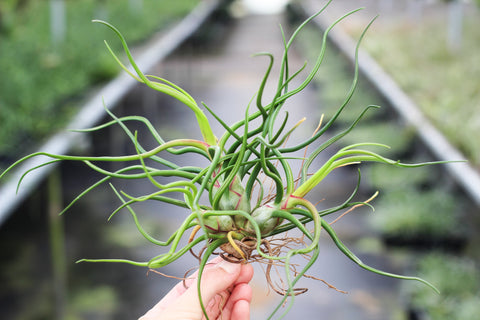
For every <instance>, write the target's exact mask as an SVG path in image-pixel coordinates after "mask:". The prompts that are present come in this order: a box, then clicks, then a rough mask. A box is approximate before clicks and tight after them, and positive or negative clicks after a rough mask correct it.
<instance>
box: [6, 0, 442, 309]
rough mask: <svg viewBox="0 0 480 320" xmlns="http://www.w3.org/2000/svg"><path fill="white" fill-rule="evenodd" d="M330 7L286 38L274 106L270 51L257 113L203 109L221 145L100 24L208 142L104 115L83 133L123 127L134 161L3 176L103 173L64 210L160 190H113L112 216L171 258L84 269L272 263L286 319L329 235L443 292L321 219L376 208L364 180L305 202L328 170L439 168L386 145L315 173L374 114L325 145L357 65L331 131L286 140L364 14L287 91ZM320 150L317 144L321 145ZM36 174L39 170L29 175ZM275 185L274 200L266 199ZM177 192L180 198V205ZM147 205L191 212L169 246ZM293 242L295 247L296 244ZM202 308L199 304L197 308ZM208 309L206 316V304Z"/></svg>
mask: <svg viewBox="0 0 480 320" xmlns="http://www.w3.org/2000/svg"><path fill="white" fill-rule="evenodd" d="M327 5H328V4H327ZM325 7H326V6H325ZM325 7H324V8H323V9H322V10H320V11H319V12H318V13H317V14H315V15H313V16H311V17H310V18H308V19H307V20H305V21H304V22H303V23H302V24H301V25H300V26H299V27H298V28H297V29H296V30H295V31H294V32H293V33H292V35H291V37H290V38H289V39H285V41H284V53H283V56H282V57H281V61H280V74H279V78H278V85H277V86H276V91H275V93H274V94H273V98H272V99H271V101H270V102H269V103H267V104H264V103H263V98H264V97H263V95H264V89H265V86H266V83H267V80H268V78H269V75H270V71H271V70H272V66H273V64H274V57H273V55H271V54H269V53H264V54H262V55H264V56H266V57H268V58H269V64H268V67H267V68H266V72H265V74H264V77H263V79H262V81H261V84H260V87H259V89H258V91H257V92H256V100H255V103H254V105H255V106H254V107H252V106H250V105H249V107H247V108H246V110H245V116H244V117H243V118H242V119H239V120H238V122H236V123H233V124H227V123H225V122H224V121H223V120H222V119H220V118H219V117H218V116H217V115H216V114H215V113H214V112H213V111H212V110H211V109H210V108H209V107H208V106H207V105H205V104H203V107H204V108H205V109H206V110H208V112H209V113H210V114H211V116H212V117H213V118H214V119H215V120H216V121H218V122H219V123H220V124H221V125H222V126H223V128H224V129H225V132H224V133H223V135H221V136H220V137H219V138H217V137H216V136H215V135H214V133H213V131H212V128H211V126H210V124H209V119H208V118H207V116H206V114H205V113H204V111H203V110H202V108H201V107H200V106H199V105H198V104H197V102H196V101H195V100H194V99H193V98H192V96H190V95H189V94H188V93H187V92H186V91H185V90H183V89H182V88H180V87H179V86H177V85H175V84H173V83H171V82H169V81H168V80H166V79H162V78H160V77H157V76H153V75H145V74H144V73H142V71H141V70H140V69H139V68H138V66H137V65H136V64H135V61H134V59H133V57H132V55H131V53H130V51H129V49H128V46H127V43H126V41H125V39H124V38H123V36H122V34H121V33H120V32H119V31H118V30H117V29H116V28H115V27H114V26H112V25H110V24H108V23H107V22H103V21H96V22H99V23H101V24H104V25H105V26H107V27H109V28H110V29H111V30H113V31H114V32H115V33H116V34H117V35H118V37H119V39H120V41H121V43H122V44H123V48H124V50H125V53H126V55H127V57H128V60H129V62H130V64H131V66H132V67H133V70H134V71H129V69H128V68H127V67H126V66H125V65H124V64H123V63H122V62H121V61H120V59H119V58H118V57H117V55H116V54H115V53H114V52H113V51H112V49H111V48H110V47H109V46H108V43H106V45H107V48H108V50H109V51H110V52H111V54H112V55H113V57H114V58H115V59H116V61H117V62H118V63H119V64H120V66H121V67H122V68H123V69H124V70H125V71H126V72H128V73H129V74H130V75H131V76H132V77H134V78H135V79H136V80H138V81H139V82H141V83H143V84H145V85H147V86H148V87H150V88H152V89H153V90H156V91H159V92H161V93H163V94H167V95H170V96H172V97H174V98H176V99H178V100H179V101H180V102H182V103H183V104H185V105H186V106H187V107H189V108H190V109H191V111H192V112H194V114H195V116H196V120H197V123H198V126H199V128H200V132H201V135H202V138H201V139H191V138H185V139H177V140H171V141H164V140H163V139H162V137H161V136H160V134H159V133H158V132H157V131H156V129H155V127H154V125H153V124H152V123H151V122H150V121H149V120H148V119H147V118H145V117H140V116H125V117H117V116H115V115H114V114H113V113H112V112H111V111H109V110H108V109H107V108H105V109H106V112H107V113H108V114H109V115H110V116H111V118H112V120H111V121H109V122H107V123H104V124H102V125H100V126H97V127H95V128H91V129H88V130H84V131H87V132H91V131H96V130H102V129H104V128H107V127H110V126H114V125H117V126H120V127H121V128H122V129H123V131H124V132H125V134H126V135H127V136H128V137H129V139H130V140H131V143H132V144H133V145H134V146H135V150H136V152H135V153H133V154H131V155H127V156H98V157H97V156H95V157H93V156H92V157H90V156H70V155H55V154H49V153H45V152H37V153H34V154H31V155H28V156H26V157H24V158H22V159H20V160H19V161H17V162H16V163H14V164H13V165H12V166H10V167H9V168H8V169H7V170H6V171H5V172H4V173H3V174H2V176H3V175H5V173H6V172H8V171H9V170H11V169H12V168H13V167H15V166H16V165H18V164H19V163H21V162H22V161H25V160H27V159H29V158H31V157H37V156H44V157H47V158H48V159H49V160H48V161H46V162H45V163H44V164H43V165H49V164H52V163H55V162H58V161H79V162H83V163H84V164H85V165H87V166H88V167H90V168H91V169H92V170H95V171H97V172H99V173H101V174H102V175H104V178H103V179H101V180H99V181H98V182H96V183H95V184H93V185H91V186H90V187H88V188H87V189H86V190H84V191H83V192H82V193H81V194H80V195H79V196H78V197H77V198H76V199H75V200H73V202H72V203H70V204H69V205H68V206H67V207H66V209H65V210H67V209H68V208H69V207H70V206H71V205H73V204H74V203H75V202H76V201H77V200H78V199H79V198H80V197H82V196H84V195H86V194H87V193H89V192H91V191H93V190H94V189H95V188H96V187H97V186H99V185H100V184H103V183H107V182H109V181H110V180H112V179H114V178H115V179H125V180H126V181H130V180H131V179H147V180H148V181H150V182H151V184H152V185H153V186H154V187H155V190H156V191H155V192H153V193H150V194H145V195H140V196H139V195H135V196H134V195H130V194H127V193H125V192H123V191H118V190H117V189H116V188H114V187H113V185H112V188H113V191H114V192H115V194H116V195H117V196H118V198H119V199H120V200H121V205H120V206H119V208H118V209H117V210H115V211H114V212H113V213H112V216H113V215H114V214H115V213H117V212H118V211H119V210H121V209H126V210H128V211H129V212H130V214H131V215H132V217H133V220H134V222H135V224H136V227H137V229H138V231H139V232H140V233H141V234H142V235H143V236H144V237H145V239H147V240H148V241H150V242H152V243H154V244H156V245H158V246H162V247H168V248H169V249H168V251H167V252H166V253H163V254H161V255H159V256H156V257H153V258H151V259H150V260H148V261H145V262H137V261H131V260H124V259H106V260H88V259H84V260H81V261H93V262H122V263H129V264H132V265H135V266H142V267H147V268H151V269H156V268H161V267H164V266H166V265H168V264H170V263H172V262H173V261H175V260H177V259H178V258H179V257H181V256H183V255H184V254H188V253H189V252H191V253H192V254H195V255H196V256H197V257H198V259H199V275H200V276H201V274H202V272H203V270H204V267H205V265H206V263H207V261H208V260H209V258H211V256H212V255H213V254H219V255H221V256H222V257H223V258H224V259H225V260H228V261H231V262H236V263H249V262H253V261H262V262H264V263H266V264H267V269H266V271H267V282H268V283H269V284H270V285H271V286H272V288H273V289H274V290H275V291H276V292H278V293H280V294H281V295H283V298H282V301H281V302H280V303H279V305H278V306H277V308H276V309H275V310H274V311H273V312H272V315H271V317H273V316H274V315H275V314H276V313H277V312H278V311H279V309H280V308H281V307H282V305H285V302H286V300H287V299H289V304H288V307H287V308H286V311H285V312H287V311H288V310H289V309H290V307H291V305H292V303H293V300H294V296H295V295H297V294H299V293H302V292H304V291H305V289H301V288H296V283H297V282H298V281H299V279H301V278H302V277H303V276H304V275H305V273H306V272H307V270H308V269H309V268H310V267H311V266H312V265H313V264H314V263H315V261H316V260H317V259H318V257H319V254H320V247H319V239H320V233H321V231H322V229H323V230H324V232H326V233H327V234H328V235H329V236H330V237H331V239H332V240H333V242H334V243H335V245H336V246H337V247H338V249H339V250H340V251H341V252H342V253H343V254H345V255H346V256H347V257H348V258H350V259H351V260H352V261H353V262H355V263H356V264H357V265H358V266H360V267H361V268H364V269H366V270H369V271H371V272H374V273H377V274H379V275H383V276H388V277H393V278H399V279H407V280H416V281H420V282H422V283H424V284H426V285H427V286H430V287H432V288H433V289H434V290H436V289H435V288H434V286H433V285H431V284H430V283H428V282H427V281H425V280H423V279H420V278H417V277H410V276H403V275H397V274H392V273H387V272H384V271H381V270H378V269H375V268H372V267H370V266H368V265H366V264H364V263H363V262H362V261H361V260H360V259H359V258H358V257H357V256H356V255H355V254H354V253H353V252H352V251H350V250H349V249H348V248H347V247H346V246H345V245H344V244H343V243H342V241H341V240H340V239H339V238H338V236H337V235H336V233H335V231H334V229H333V227H332V226H331V224H329V223H327V222H326V221H325V220H324V217H325V216H327V215H331V214H333V213H336V212H339V211H349V210H351V209H353V208H356V207H358V206H361V205H367V206H370V204H369V203H368V202H369V200H370V199H369V200H366V201H363V202H362V201H361V202H357V201H354V200H353V199H354V197H355V195H356V193H357V190H358V188H359V183H360V175H359V178H358V184H357V185H356V186H352V190H353V192H352V193H351V195H350V196H348V197H347V199H345V201H344V202H343V203H341V204H339V205H338V206H335V207H331V208H328V209H322V210H318V209H317V206H316V205H315V204H314V203H312V202H310V201H309V200H307V199H306V196H307V194H309V192H310V191H311V190H312V189H313V188H314V187H315V186H317V185H318V184H320V183H321V182H322V181H323V180H324V178H325V177H326V176H327V175H328V174H329V173H330V172H332V171H333V170H335V169H336V168H339V167H343V166H350V165H358V164H360V163H362V162H379V163H383V164H387V165H392V166H398V167H418V166H423V165H427V164H431V163H433V162H429V163H417V164H404V163H401V162H399V161H396V160H391V159H388V158H385V157H383V156H381V155H380V154H378V153H375V152H372V151H369V150H368V149H369V147H371V146H375V147H379V146H380V147H386V146H384V145H379V144H376V143H358V144H353V145H349V146H347V147H344V148H341V149H339V150H338V151H337V152H336V153H335V154H333V156H331V157H330V158H329V159H328V160H327V161H325V162H324V163H323V165H321V166H320V167H319V168H318V169H312V168H311V167H312V163H313V161H314V160H315V159H318V156H319V155H320V154H321V153H322V151H324V150H325V149H326V148H327V147H329V146H331V145H332V144H334V143H335V142H336V141H338V140H339V139H341V138H342V137H343V136H345V135H346V134H348V133H349V132H350V131H351V130H352V129H353V128H354V127H355V125H356V124H357V123H358V122H359V121H360V120H361V118H362V116H363V115H364V114H365V112H367V110H369V109H372V108H376V107H377V106H373V105H371V106H367V107H365V109H364V110H363V112H361V113H360V114H359V115H358V117H357V119H356V120H355V121H354V122H353V123H352V124H351V125H350V126H348V127H347V128H345V130H344V131H342V132H340V133H338V134H336V135H334V136H333V137H328V138H324V133H325V132H326V131H327V130H328V129H329V128H330V127H331V126H332V124H333V123H334V122H335V120H336V119H337V118H338V117H339V115H340V114H341V113H342V112H343V111H344V109H345V107H346V106H347V104H348V102H349V100H350V98H351V97H352V95H353V93H354V90H355V87H356V84H357V78H358V63H357V64H356V68H355V74H354V77H353V81H352V86H351V89H350V91H349V92H348V93H347V95H346V98H345V100H344V102H343V104H342V105H341V106H340V107H339V109H338V111H337V112H336V114H335V115H334V116H333V117H332V118H331V119H329V120H328V121H327V122H326V123H325V124H324V125H321V124H319V125H318V127H317V129H316V130H315V131H314V132H313V134H312V135H311V136H309V137H308V138H305V140H304V141H303V142H301V143H298V144H295V145H289V143H288V138H289V136H291V135H292V134H294V132H295V129H296V128H297V127H298V126H299V125H300V123H297V124H294V125H288V114H285V116H283V117H280V111H281V110H282V107H283V106H284V104H285V102H286V101H287V100H288V99H289V98H290V97H292V96H294V95H296V94H298V93H299V92H301V91H302V90H303V89H304V88H305V87H306V86H307V85H308V84H309V83H310V82H311V81H312V79H313V78H314V76H315V74H316V73H317V71H318V70H319V68H320V66H321V64H322V61H323V58H324V54H325V48H326V45H327V35H328V33H329V32H330V30H331V29H332V28H333V27H334V26H335V25H336V24H337V23H338V22H340V21H341V20H343V19H344V18H346V17H347V16H349V15H351V14H353V13H354V12H356V11H357V10H354V11H352V12H349V13H347V14H346V15H344V16H343V17H341V18H339V19H338V20H337V21H335V22H334V23H333V24H332V25H331V26H330V27H329V28H328V29H327V30H326V31H325V32H324V34H323V40H322V46H321V50H320V53H319V54H318V57H317V60H316V62H315V64H314V66H313V67H312V68H311V70H310V71H309V72H306V74H307V76H306V77H305V79H304V80H303V81H302V82H301V84H300V85H298V86H297V87H295V88H290V87H291V86H292V80H293V79H296V78H298V77H300V75H301V74H302V73H303V71H305V69H306V64H304V65H303V66H302V67H301V68H300V69H299V70H297V71H295V72H294V73H291V72H290V70H289V64H288V54H289V50H290V48H291V46H292V43H293V42H294V40H295V38H296V37H297V35H298V34H299V32H300V31H301V30H302V28H304V26H305V25H306V24H307V23H309V22H310V21H311V20H312V19H314V18H315V17H316V16H317V15H318V14H320V13H321V12H322V11H323V10H324V9H325ZM372 22H373V20H372ZM372 22H370V24H371V23H372ZM370 24H369V25H368V26H367V27H366V28H365V30H364V32H363V33H362V35H361V37H360V40H359V41H358V44H357V49H356V50H357V55H358V46H359V44H360V42H361V40H362V38H363V36H364V34H365V31H366V30H367V29H368V27H369V26H370ZM251 109H252V110H251ZM132 122H137V123H139V124H141V125H142V126H145V127H146V128H148V131H147V132H150V133H151V135H152V137H153V138H154V139H155V141H156V142H157V143H158V146H157V147H155V148H153V149H149V150H146V149H145V148H144V147H143V146H142V144H141V143H140V142H139V139H138V137H137V132H134V131H132V130H130V129H129V127H128V126H127V123H132ZM321 122H322V121H320V123H321ZM314 143H316V144H315V145H314ZM309 146H310V149H309ZM297 151H303V152H304V153H305V156H304V157H298V156H294V153H295V152H297ZM166 153H167V154H171V155H173V157H174V158H175V156H176V155H185V154H187V155H189V154H192V155H193V154H195V155H200V156H202V157H203V158H205V159H206V160H207V161H208V165H206V166H204V167H198V166H193V165H192V166H180V165H177V164H175V162H172V161H171V160H166V159H165V157H164V156H163V155H164V154H166ZM111 161H119V162H125V163H127V164H129V165H128V166H125V167H123V168H121V169H119V170H117V171H108V170H105V169H102V168H101V166H100V164H101V163H102V162H111ZM295 161H296V162H297V163H301V172H300V173H299V174H298V177H297V176H295V175H294V173H293V170H292V163H293V162H295ZM437 163H438V162H437ZM43 165H42V166H43ZM37 168H38V167H37ZM34 169H36V168H32V169H31V170H34ZM31 170H30V171H31ZM27 173H28V172H27ZM162 177H169V179H170V180H169V181H171V182H168V183H166V184H164V183H161V182H160V178H162ZM172 179H173V181H172ZM20 183H21V181H20V182H19V184H20ZM271 187H272V189H273V192H272V191H269V190H270V188H271ZM178 194H180V195H181V197H180V199H179V197H178ZM143 201H160V202H163V203H168V204H171V205H175V206H178V207H182V208H185V210H186V211H188V216H187V217H186V218H185V220H184V221H183V223H181V224H180V226H179V227H178V228H177V230H175V231H174V232H173V233H172V234H171V236H170V237H169V238H168V239H166V240H165V241H162V240H158V239H157V238H156V237H155V236H154V235H151V234H149V233H148V232H147V231H146V230H145V229H144V228H143V227H142V226H141V224H140V223H139V220H138V219H137V214H136V212H135V210H134V205H135V204H136V203H139V202H143ZM65 210H64V211H65ZM290 230H295V231H296V233H297V234H298V233H299V234H301V239H300V238H298V237H297V238H296V239H292V238H289V236H285V234H286V233H287V232H288V231H290ZM276 236H277V237H276ZM282 236H283V238H282ZM278 237H280V238H278ZM272 239H273V240H272ZM181 240H188V241H185V243H186V244H185V245H183V246H182V245H180V243H181V242H182V241H181ZM296 240H298V241H296ZM294 243H295V244H296V246H294ZM193 249H196V250H197V252H199V253H198V254H197V253H194V250H193ZM301 255H305V256H308V259H306V260H305V261H306V263H305V265H304V266H301V267H298V266H297V265H294V264H293V263H292V259H293V258H294V257H295V256H301ZM278 265H282V266H283V268H284V279H283V286H281V287H279V285H275V284H274V283H273V282H272V281H271V280H270V275H269V271H270V270H271V268H272V266H278ZM198 290H199V291H200V284H198ZM200 295H201V292H200ZM200 303H202V302H201V301H200ZM202 307H203V308H204V306H203V305H202ZM204 310H205V309H204ZM205 314H206V313H205Z"/></svg>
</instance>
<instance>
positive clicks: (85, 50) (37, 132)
mask: <svg viewBox="0 0 480 320" xmlns="http://www.w3.org/2000/svg"><path fill="white" fill-rule="evenodd" d="M167 2H168V5H167ZM1 5H2V6H1V7H0V10H2V9H3V10H2V11H1V12H2V13H4V15H3V17H4V18H5V15H8V16H9V17H10V18H8V19H10V20H11V21H12V22H11V24H12V27H11V28H10V29H9V30H10V32H4V33H0V42H1V44H2V50H0V70H1V73H2V77H1V78H0V123H1V124H2V125H1V126H0V157H1V156H5V155H9V156H12V157H17V156H19V155H20V154H23V153H24V152H25V151H26V150H28V149H31V146H32V144H34V143H38V142H39V141H41V140H42V139H44V138H45V137H46V136H48V135H49V134H51V133H52V132H54V131H55V130H57V129H59V128H60V127H62V126H63V125H64V124H65V123H66V121H67V120H68V119H69V118H70V117H71V116H72V115H73V114H74V113H75V111H76V105H77V102H78V101H79V99H81V98H82V95H83V94H82V92H84V91H85V90H86V89H88V88H90V87H91V86H92V85H95V84H98V83H101V82H102V81H105V80H107V79H110V78H111V77H112V76H114V75H115V74H116V73H117V72H118V66H117V65H116V64H115V61H113V60H112V59H111V57H110V55H109V54H108V52H107V51H106V50H105V47H104V45H103V40H104V39H112V34H111V33H109V32H107V31H106V30H105V28H102V27H101V26H99V25H98V24H93V23H91V20H92V19H94V18H101V17H103V16H104V15H105V14H108V16H109V17H111V19H110V20H111V21H112V22H114V23H115V24H116V25H117V26H119V27H121V28H122V29H124V30H125V36H126V37H127V38H128V39H129V40H130V41H132V42H138V41H139V40H142V39H144V38H145V37H146V36H147V35H149V34H151V33H152V32H153V31H154V30H156V29H158V28H160V27H165V26H167V25H168V24H169V23H171V22H173V21H174V20H175V19H178V18H179V17H181V16H184V15H185V14H186V13H188V11H189V10H191V9H192V7H193V6H194V5H196V1H193V0H192V1H176V2H173V3H172V2H170V1H165V0H164V1H156V0H148V1H143V10H142V11H141V12H135V10H130V9H129V1H128V0H115V1H111V0H110V1H101V2H100V1H94V0H81V1H80V0H79V1H66V4H65V7H66V9H67V12H66V15H67V18H66V20H67V34H66V39H65V42H64V43H61V44H58V45H57V46H54V45H53V44H52V39H51V37H50V29H49V28H50V27H49V26H50V21H49V15H50V12H49V2H48V1H29V2H26V3H25V4H24V5H23V7H22V8H21V10H20V9H18V10H14V6H13V4H12V6H11V7H8V6H7V3H4V2H3V1H2V4H1ZM7 8H8V10H7ZM7 12H8V13H7ZM9 23H10V22H9ZM114 48H117V49H118V48H119V44H118V43H115V45H114Z"/></svg>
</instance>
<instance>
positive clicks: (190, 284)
mask: <svg viewBox="0 0 480 320" xmlns="http://www.w3.org/2000/svg"><path fill="white" fill-rule="evenodd" d="M252 277H253V267H252V266H251V265H250V264H240V263H230V262H227V261H224V260H223V259H222V258H220V257H218V258H215V259H213V260H212V261H211V262H209V263H208V264H207V265H206V266H205V269H204V271H203V275H202V282H201V285H200V286H201V295H202V299H203V302H204V306H205V308H206V310H207V315H208V318H209V319H210V320H214V319H222V320H230V319H232V320H233V319H235V320H248V319H250V301H251V299H252V288H251V287H250V285H249V284H248V283H249V282H250V280H251V279H252ZM196 279H197V273H195V274H194V275H193V276H192V277H189V278H188V279H187V280H186V286H187V288H186V287H185V286H184V284H183V282H180V283H178V284H177V285H176V286H175V287H174V288H173V289H172V290H170V292H169V293H168V294H167V295H166V296H165V297H164V298H163V299H162V300H160V302H158V303H157V304H156V305H155V306H154V307H153V308H152V309H151V310H149V311H148V312H147V313H146V314H145V315H144V316H143V317H141V318H140V319H139V320H180V319H182V320H200V319H205V316H204V314H203V311H202V308H201V306H200V301H199V297H198V291H197V281H196Z"/></svg>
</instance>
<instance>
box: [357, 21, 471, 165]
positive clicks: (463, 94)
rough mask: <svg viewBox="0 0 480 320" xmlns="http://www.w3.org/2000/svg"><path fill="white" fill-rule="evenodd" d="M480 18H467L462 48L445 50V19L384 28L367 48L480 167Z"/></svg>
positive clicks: (372, 37)
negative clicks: (479, 59) (479, 23)
mask: <svg viewBox="0 0 480 320" xmlns="http://www.w3.org/2000/svg"><path fill="white" fill-rule="evenodd" d="M478 19H479V16H478V13H476V12H470V14H469V15H467V16H466V17H465V21H464V28H463V40H462V48H461V50H459V51H458V52H455V53H452V52H450V51H449V49H448V47H447V46H446V41H445V39H446V34H445V33H446V28H445V25H444V20H442V19H438V20H435V19H425V20H424V21H422V23H421V24H418V25H413V26H407V25H399V24H390V25H382V27H381V28H378V27H377V28H375V29H373V30H372V34H371V36H369V38H368V41H366V42H365V47H366V48H367V49H368V51H369V52H370V53H371V54H372V55H373V56H374V58H375V59H376V60H377V61H379V63H380V64H381V65H382V66H383V67H384V68H385V69H386V71H387V72H389V73H390V74H391V75H392V76H393V78H394V79H395V80H396V81H397V82H398V83H399V85H400V86H401V87H402V88H403V90H405V91H406V93H407V94H409V95H410V96H411V97H412V98H413V99H414V101H415V102H416V103H417V104H418V105H419V107H420V108H421V109H422V110H423V112H424V113H425V114H426V115H427V116H428V117H429V118H430V119H431V120H432V122H433V123H434V124H435V125H436V127H437V128H438V129H439V130H441V131H442V132H443V133H444V134H445V135H446V136H447V137H448V139H449V140H450V141H451V142H452V143H453V144H455V145H456V146H457V147H458V148H459V149H460V150H462V151H463V152H464V153H465V155H466V156H467V157H468V158H469V160H471V161H472V162H473V163H474V164H476V165H480V144H479V143H477V142H476V141H475V139H474V138H472V137H475V136H477V135H478V132H479V130H480V113H479V112H478V110H479V107H480V90H479V85H478V81H476V80H475V79H477V78H478V74H479V73H480V63H479V62H478V51H479V49H480V29H479V28H478V27H477V22H478Z"/></svg>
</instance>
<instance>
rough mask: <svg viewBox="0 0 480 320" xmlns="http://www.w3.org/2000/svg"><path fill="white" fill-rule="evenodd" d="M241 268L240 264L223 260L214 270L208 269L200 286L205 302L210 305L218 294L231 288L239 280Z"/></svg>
mask: <svg viewBox="0 0 480 320" xmlns="http://www.w3.org/2000/svg"><path fill="white" fill-rule="evenodd" d="M241 268H242V267H241V264H239V263H230V262H228V261H225V260H222V261H221V262H220V263H218V264H217V265H215V266H214V267H213V268H208V269H206V270H205V272H204V274H203V275H202V280H201V284H200V287H201V294H202V299H203V301H204V302H207V303H208V301H210V300H211V299H213V298H214V297H215V296H216V295H217V294H219V293H220V292H222V291H225V290H227V289H228V288H229V287H231V286H232V285H233V284H234V283H235V281H236V280H237V279H238V277H239V275H240V270H241ZM190 289H193V288H190ZM190 289H189V290H190ZM195 292H197V290H195Z"/></svg>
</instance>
